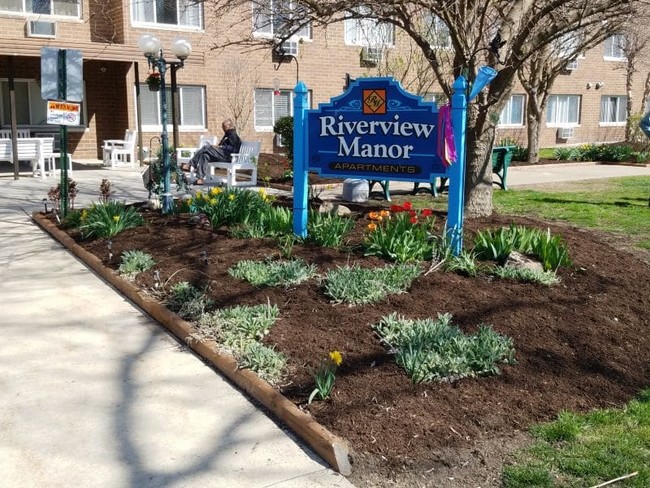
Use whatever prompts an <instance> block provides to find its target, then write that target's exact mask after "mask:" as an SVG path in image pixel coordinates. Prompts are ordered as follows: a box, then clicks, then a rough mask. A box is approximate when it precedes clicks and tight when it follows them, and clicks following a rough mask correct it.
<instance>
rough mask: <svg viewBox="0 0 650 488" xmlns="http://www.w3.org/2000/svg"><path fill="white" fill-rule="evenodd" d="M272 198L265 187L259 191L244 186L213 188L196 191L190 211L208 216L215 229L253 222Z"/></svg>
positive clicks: (190, 203) (191, 201) (191, 200)
mask: <svg viewBox="0 0 650 488" xmlns="http://www.w3.org/2000/svg"><path fill="white" fill-rule="evenodd" d="M271 203H272V198H271V197H269V195H267V193H266V190H265V189H264V188H262V189H260V190H259V192H254V191H249V190H246V189H242V188H229V189H223V188H219V187H215V188H211V189H210V190H209V191H208V192H207V193H203V192H200V191H198V192H196V195H195V196H194V198H192V199H190V200H188V202H187V204H188V205H189V208H190V211H192V212H196V213H201V214H203V215H205V216H206V217H207V219H208V220H209V221H210V225H212V228H213V229H218V228H219V227H221V226H222V225H228V226H234V225H238V224H246V223H249V222H253V221H255V220H256V219H258V218H259V216H260V215H261V214H262V213H263V212H265V210H266V209H267V208H268V207H269V206H270V205H271Z"/></svg>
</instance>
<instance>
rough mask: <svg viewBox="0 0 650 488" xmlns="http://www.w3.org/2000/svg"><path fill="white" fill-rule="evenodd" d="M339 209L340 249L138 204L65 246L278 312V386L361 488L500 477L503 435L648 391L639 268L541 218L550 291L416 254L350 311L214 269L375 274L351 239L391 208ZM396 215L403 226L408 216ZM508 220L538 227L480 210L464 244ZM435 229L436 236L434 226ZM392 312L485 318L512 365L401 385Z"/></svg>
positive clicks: (314, 284)
mask: <svg viewBox="0 0 650 488" xmlns="http://www.w3.org/2000/svg"><path fill="white" fill-rule="evenodd" d="M353 210H354V211H355V213H354V219H355V227H354V229H353V230H352V232H351V234H350V236H349V238H348V239H347V240H346V245H345V246H344V247H343V248H342V249H339V250H336V249H332V248H323V247H320V246H316V245H314V244H300V243H292V244H291V246H287V243H286V242H285V243H284V245H283V244H282V242H280V243H279V242H278V241H276V240H275V239H269V238H266V239H251V238H247V239H241V238H234V237H231V236H230V235H228V232H227V229H226V228H224V227H221V228H219V229H217V230H216V231H213V230H212V228H211V227H210V225H209V223H208V222H207V221H206V220H205V219H197V218H196V217H195V216H193V215H191V214H180V215H173V216H169V217H163V216H160V215H159V214H157V213H154V212H146V211H144V212H143V216H144V218H145V220H146V224H145V225H144V226H143V227H139V228H136V229H128V230H125V231H123V232H121V233H119V234H118V235H116V236H113V237H111V238H110V245H109V239H108V238H96V239H93V240H83V241H79V242H80V244H81V245H82V246H84V247H85V248H86V249H87V250H89V251H90V252H92V253H93V254H95V255H96V256H97V257H98V258H99V259H100V260H102V261H103V262H104V264H105V265H106V266H108V267H110V268H113V269H116V270H117V268H118V267H119V266H120V258H121V255H122V254H123V253H125V252H126V251H132V250H141V251H144V252H146V253H148V254H150V255H151V256H152V257H153V260H154V262H155V263H156V264H155V265H154V267H153V268H151V270H149V271H146V272H141V273H139V274H137V275H136V278H135V284H136V285H137V286H138V287H140V288H141V289H143V290H146V291H147V293H149V294H151V295H153V296H159V297H160V298H161V299H162V298H163V297H164V296H166V295H165V294H164V293H163V292H165V291H169V290H170V289H171V287H172V286H173V285H174V284H176V283H180V282H188V283H192V284H194V285H195V286H196V287H197V288H199V289H202V290H205V291H206V297H207V298H209V300H211V301H212V302H213V303H214V307H216V308H219V309H225V308H229V307H234V306H237V305H239V306H256V305H259V304H266V303H269V304H272V305H274V306H276V307H277V309H278V311H279V314H278V319H277V321H276V322H275V324H274V325H273V327H272V328H270V330H269V332H268V334H264V335H263V339H262V343H263V344H265V345H267V346H272V347H273V348H275V349H276V350H277V351H279V352H281V353H282V354H283V355H284V356H285V357H286V358H287V370H286V371H287V372H286V374H285V376H284V377H283V378H282V379H281V380H280V381H279V382H278V386H277V389H278V390H279V391H280V392H282V393H283V394H284V395H285V396H286V397H287V398H289V399H290V400H291V401H293V402H294V403H295V404H297V405H299V406H300V407H301V408H302V409H304V410H305V411H307V412H309V413H310V415H312V416H313V418H315V419H316V420H317V421H318V422H320V423H322V424H323V425H324V426H326V427H327V428H329V429H330V430H331V431H333V432H334V433H336V434H338V435H339V436H341V437H343V438H344V439H347V440H348V441H349V443H350V444H351V446H352V448H353V450H354V456H353V459H354V461H355V468H354V469H355V473H354V474H353V478H354V481H356V482H357V483H359V484H360V485H363V484H364V482H371V481H373V480H375V478H377V479H376V480H375V481H376V482H377V483H379V484H380V485H381V484H386V485H388V480H390V479H391V478H397V479H398V480H399V481H400V483H402V485H403V486H414V485H415V483H416V480H419V481H426V482H427V483H429V484H430V485H431V486H473V485H474V484H480V483H484V480H486V479H488V478H490V477H491V478H492V479H495V478H498V476H499V473H500V466H501V463H502V461H503V456H504V453H507V452H508V451H510V450H511V448H514V447H516V445H515V444H516V442H512V439H513V438H514V439H520V438H519V437H518V433H519V432H520V431H521V430H524V429H526V428H527V427H528V426H529V425H531V423H533V422H538V421H541V420H547V419H551V418H553V417H554V416H555V415H556V414H557V412H559V411H560V410H563V409H571V410H588V409H591V408H595V407H601V406H611V405H612V404H622V403H624V402H625V401H627V400H628V399H629V398H631V396H632V395H634V394H635V393H636V392H637V391H638V390H640V389H641V388H642V387H644V386H646V382H647V373H648V371H647V364H646V360H645V356H646V351H647V349H648V346H649V344H648V338H647V337H648V335H647V328H648V326H649V324H648V319H647V310H648V309H649V308H650V303H648V301H649V300H650V299H649V298H648V297H650V270H649V269H648V267H647V266H646V265H643V264H642V263H640V262H639V261H638V260H636V259H635V258H633V257H631V256H629V255H627V254H624V253H622V252H619V251H617V250H616V249H613V248H611V247H610V246H609V245H607V244H605V243H603V242H602V241H601V240H599V239H598V237H597V236H596V235H594V234H592V233H589V232H585V231H583V230H579V229H572V228H568V227H555V226H551V229H552V231H553V233H557V234H561V235H562V236H563V237H564V239H565V241H566V243H567V245H568V248H569V249H570V254H571V257H572V260H573V265H572V266H571V267H567V268H563V269H561V270H560V271H559V273H558V274H559V276H560V278H561V284H560V285H557V286H543V285H539V284H534V283H521V282H516V281H511V280H505V279H496V278H494V277H493V276H492V275H488V274H483V273H480V274H478V275H477V276H476V277H468V276H464V275H460V274H457V273H453V272H443V271H442V270H440V269H435V270H434V269H433V268H432V267H431V266H430V263H429V262H425V263H424V264H422V265H419V266H421V267H422V270H421V271H422V272H421V273H420V274H419V276H418V277H416V278H415V280H414V281H413V283H412V285H411V286H409V287H408V289H407V291H406V293H397V294H395V293H390V294H388V295H387V296H386V297H385V298H383V299H381V300H380V301H376V302H373V303H369V304H365V305H363V304H360V305H356V306H350V305H348V304H347V303H333V302H332V300H331V299H329V298H328V296H327V294H326V293H325V290H324V285H323V282H322V281H321V280H318V279H316V278H310V279H307V280H306V281H304V282H302V283H300V284H295V285H289V286H288V287H286V286H279V287H269V286H267V287H256V286H253V285H252V284H250V283H249V282H247V281H244V280H242V279H239V278H237V277H235V276H232V275H231V274H230V273H229V271H228V270H229V269H231V268H233V267H234V266H235V265H237V263H239V262H241V261H243V260H250V261H264V260H265V259H267V258H269V257H273V258H274V259H278V260H281V259H287V258H288V257H291V258H296V259H297V258H299V259H301V260H302V261H303V262H304V263H308V264H310V265H314V266H316V268H317V272H318V273H319V274H320V275H322V276H324V275H326V274H327V273H328V272H330V271H332V270H336V269H340V268H344V267H346V266H352V265H355V264H356V265H359V266H361V267H363V268H373V269H383V268H385V267H386V265H387V264H388V263H387V262H386V261H385V260H384V259H382V258H380V257H377V256H364V251H363V249H364V247H363V245H364V242H365V240H366V239H367V236H368V231H369V229H368V228H367V227H368V224H369V223H375V225H377V222H378V221H377V219H376V218H375V219H369V218H368V215H369V213H370V212H375V213H374V214H372V215H373V216H374V217H378V216H382V211H383V212H390V211H391V210H390V208H389V207H365V206H354V207H353ZM421 213H422V212H420V215H418V217H420V218H421V217H422V215H421ZM404 215H405V216H408V217H409V219H408V220H409V224H411V225H414V223H413V222H411V219H412V218H413V217H412V216H411V215H410V213H408V212H406V213H405V214H404ZM383 216H386V217H387V214H385V213H384V214H383ZM383 216H382V218H384V217H383ZM424 217H425V218H429V217H433V216H432V215H426V216H424ZM437 220H438V222H440V221H441V219H440V216H438V219H437ZM513 222H517V223H522V224H526V225H527V226H529V227H539V228H541V229H543V230H545V229H546V227H547V226H548V224H547V223H545V222H537V221H533V220H527V219H520V218H517V219H512V218H506V217H499V216H494V217H493V218H491V219H483V220H479V221H470V222H467V235H466V240H467V242H468V243H470V242H471V236H472V235H473V234H474V233H476V232H477V231H479V230H484V229H486V228H498V227H500V226H502V225H506V226H508V225H510V224H511V223H513ZM434 227H435V228H437V229H438V231H439V230H440V228H439V223H438V224H436V226H434ZM375 231H376V229H375ZM622 269H625V270H626V273H625V274H621V270H622ZM393 313H397V314H399V315H402V316H404V317H406V318H408V319H412V320H419V319H426V318H434V319H435V318H436V317H437V316H438V314H446V313H448V314H451V316H452V320H453V324H454V325H455V326H457V327H458V330H459V331H460V332H462V333H463V334H464V335H466V336H468V337H469V336H472V335H473V334H476V333H477V332H478V331H479V329H480V326H481V324H489V325H490V326H491V327H492V328H493V329H494V331H495V332H497V333H498V334H500V335H502V336H504V337H509V338H511V339H512V344H513V346H514V350H515V359H516V362H517V364H516V365H512V364H499V369H500V370H501V374H500V375H498V376H489V377H482V376H480V375H479V376H476V377H470V378H463V379H460V380H457V381H434V382H420V383H413V382H412V381H411V380H410V379H409V377H408V376H407V374H406V373H405V372H404V369H403V368H402V367H400V365H398V364H397V362H396V360H395V355H394V354H393V351H391V349H390V348H389V347H386V344H385V343H384V342H382V340H380V338H379V336H378V335H377V332H376V330H377V328H376V327H374V326H375V325H376V324H380V323H381V321H382V318H383V317H389V316H390V315H391V314H393ZM334 351H336V352H338V353H340V355H341V361H340V364H337V365H336V370H335V372H334V375H335V380H334V385H333V388H332V390H331V392H330V394H329V395H327V397H326V399H325V400H320V399H319V398H318V395H317V396H316V397H315V398H314V399H313V401H312V402H311V403H309V397H310V395H311V393H312V392H313V391H314V388H315V383H314V375H315V374H316V372H317V371H318V370H319V368H321V367H322V366H323V361H324V359H326V358H327V357H328V355H329V354H330V353H332V352H334ZM336 358H337V359H336V363H339V361H338V356H337V357H336ZM451 379H452V380H453V378H451ZM449 477H453V478H454V481H453V483H451V482H450V481H449V479H448V478H449ZM481 480H483V481H481ZM391 486H393V485H391ZM481 486H483V484H481ZM488 486H489V485H488ZM495 486H498V483H495Z"/></svg>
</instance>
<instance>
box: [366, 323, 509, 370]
mask: <svg viewBox="0 0 650 488" xmlns="http://www.w3.org/2000/svg"><path fill="white" fill-rule="evenodd" d="M451 318H452V317H451V315H450V314H439V315H438V319H437V320H433V319H430V318H427V319H420V320H410V319H406V318H404V317H401V316H399V315H397V314H391V315H389V316H388V317H383V318H382V320H381V321H380V322H379V323H378V324H375V325H373V329H374V330H375V332H376V333H377V334H378V335H379V337H380V338H381V341H382V342H383V343H384V344H386V345H387V346H388V348H389V350H390V351H392V352H394V353H395V360H396V362H397V364H398V365H399V366H401V367H402V368H404V370H405V371H406V374H407V375H408V376H409V378H410V379H411V381H413V382H414V383H421V382H429V381H442V380H445V381H455V380H459V379H461V378H465V377H474V376H488V375H496V374H499V369H498V367H497V363H506V364H514V363H515V357H514V354H515V350H514V347H513V344H512V340H511V339H510V338H508V337H505V336H502V335H499V334H497V333H496V332H494V330H493V329H492V328H491V327H490V326H487V325H483V324H482V325H480V326H479V329H478V332H477V333H476V334H474V335H465V334H463V332H462V331H461V330H460V329H459V328H458V327H456V326H452V325H451Z"/></svg>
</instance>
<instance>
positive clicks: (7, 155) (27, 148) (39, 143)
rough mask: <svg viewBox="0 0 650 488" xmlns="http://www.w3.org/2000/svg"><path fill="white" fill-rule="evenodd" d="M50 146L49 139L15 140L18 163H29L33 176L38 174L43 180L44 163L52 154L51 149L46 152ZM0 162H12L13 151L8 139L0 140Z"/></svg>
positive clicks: (44, 172) (50, 141)
mask: <svg viewBox="0 0 650 488" xmlns="http://www.w3.org/2000/svg"><path fill="white" fill-rule="evenodd" d="M52 144H53V139H51V138H17V139H16V146H17V148H18V161H30V162H31V163H32V169H33V172H34V176H36V173H37V172H40V176H41V178H45V176H46V169H45V161H46V159H47V158H49V157H50V155H51V154H52V151H51V149H49V151H48V148H51V147H52ZM0 161H7V162H9V163H11V162H13V150H12V144H11V139H9V138H6V139H0Z"/></svg>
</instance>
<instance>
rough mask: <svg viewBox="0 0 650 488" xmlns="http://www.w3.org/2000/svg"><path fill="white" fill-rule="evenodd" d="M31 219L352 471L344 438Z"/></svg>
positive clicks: (42, 221) (338, 466)
mask: <svg viewBox="0 0 650 488" xmlns="http://www.w3.org/2000/svg"><path fill="white" fill-rule="evenodd" d="M32 219H33V220H34V222H35V223H36V224H37V225H38V226H39V227H41V228H42V229H43V230H44V231H45V232H47V233H48V234H50V235H51V236H52V237H53V238H54V239H55V240H57V241H58V242H59V243H61V244H62V245H63V246H64V247H65V248H67V249H68V251H70V252H71V253H72V254H74V255H75V256H76V257H77V258H78V259H80V260H81V261H82V262H83V263H84V264H85V265H86V266H88V267H89V268H90V269H92V270H93V271H94V272H95V273H97V274H98V275H99V276H100V277H101V278H102V279H103V280H105V281H106V282H107V283H108V284H110V285H111V286H112V287H113V288H115V289H116V290H118V291H119V292H120V293H122V294H123V295H124V296H125V297H126V298H128V299H129V300H130V301H131V302H133V303H134V304H135V305H137V306H138V307H140V308H141V309H142V310H144V311H145V312H146V313H147V314H149V315H150V316H151V317H152V318H153V319H154V320H156V321H157V322H158V323H160V324H161V325H162V326H163V327H165V328H166V329H167V330H169V331H170V332H171V333H172V334H174V335H175V336H176V337H177V338H178V339H179V340H181V341H182V342H183V343H185V344H187V345H188V347H190V348H191V349H192V350H193V351H194V352H196V353H197V354H198V355H199V356H200V357H201V358H203V359H204V360H205V361H207V362H208V363H209V364H211V365H213V366H214V367H215V368H216V369H218V370H219V371H220V372H221V373H222V374H223V375H225V376H226V377H228V378H229V379H230V380H231V381H233V382H234V383H235V384H236V385H237V386H238V387H239V388H241V389H242V390H244V391H245V392H247V393H248V394H249V395H250V396H252V397H253V398H254V399H255V400H257V401H258V402H260V403H261V404H262V405H264V406H265V407H266V408H267V409H269V410H270V411H271V412H273V413H274V414H275V415H276V416H277V417H278V418H279V419H280V420H281V421H282V422H283V423H284V424H286V425H287V426H288V427H289V428H290V429H291V430H292V431H293V432H294V433H295V434H296V435H297V436H298V437H300V438H301V439H302V440H303V441H304V442H305V443H307V444H308V445H309V446H310V447H311V448H312V449H313V450H314V451H315V452H316V453H317V454H318V455H320V456H321V457H322V458H323V459H324V460H325V461H327V462H328V463H329V464H330V465H331V466H332V468H333V469H335V470H336V471H338V472H339V473H341V474H342V475H345V476H348V475H350V474H351V472H352V466H351V461H350V449H349V447H348V444H347V443H346V442H345V441H344V440H343V439H341V438H340V437H338V436H336V435H334V434H332V433H331V432H330V431H328V430H327V429H326V428H325V427H323V426H322V425H320V424H319V423H318V422H316V421H315V420H314V419H313V418H312V417H311V416H310V415H308V414H306V413H305V412H303V411H302V410H300V409H299V408H298V407H297V406H296V405H295V404H293V403H292V402H291V401H289V400H288V399H287V398H285V397H284V396H283V395H282V394H280V393H279V392H278V391H277V390H275V389H274V388H273V387H271V385H269V384H268V383H267V382H266V381H264V380H262V379H260V378H259V377H258V376H257V375H256V374H255V373H254V372H252V371H250V370H247V369H239V368H238V366H237V362H236V361H235V359H234V358H233V357H232V356H230V355H227V354H223V353H220V352H218V349H217V344H216V343H215V342H214V341H204V342H199V341H196V340H191V335H192V332H193V329H192V326H191V324H190V323H189V322H187V321H185V320H183V319H181V318H180V317H179V316H178V315H176V314H175V313H173V312H171V311H170V310H169V309H168V308H167V307H165V306H164V305H162V304H160V303H158V302H157V301H156V300H154V299H152V298H151V297H148V296H146V295H144V294H142V293H140V289H139V288H138V287H136V286H135V285H133V284H132V283H130V282H129V281H126V280H124V279H122V278H121V277H120V276H119V275H118V274H117V273H116V272H115V271H114V270H112V269H110V268H107V267H105V266H104V265H103V264H102V262H101V260H100V259H99V258H97V256H95V255H94V254H91V253H90V252H88V251H86V250H85V249H84V248H83V247H81V246H80V245H79V244H77V243H76V242H75V241H74V239H72V238H71V237H70V236H69V235H68V234H66V233H65V232H64V231H62V230H61V229H59V228H58V227H57V226H56V225H55V224H54V223H53V222H52V221H51V220H50V219H48V218H47V217H46V216H45V215H43V213H41V212H34V213H33V214H32Z"/></svg>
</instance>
